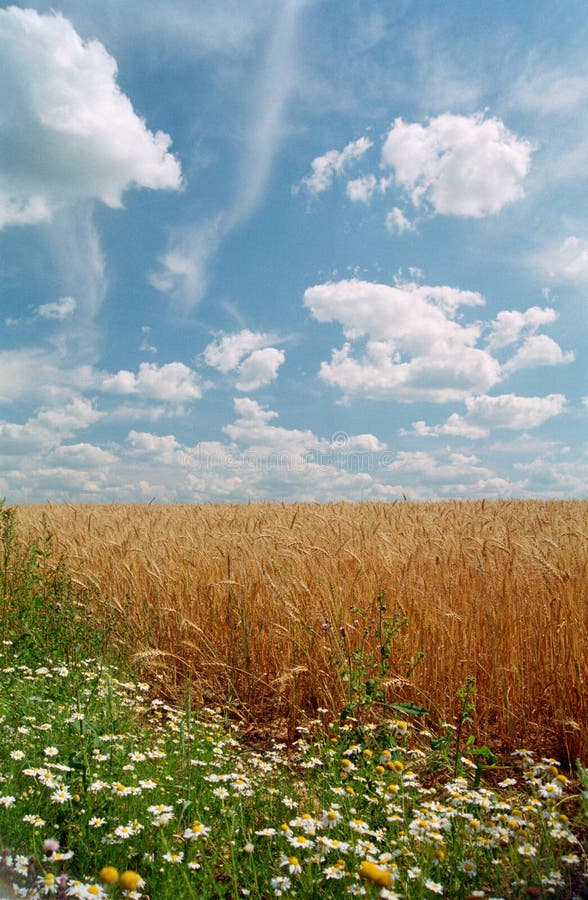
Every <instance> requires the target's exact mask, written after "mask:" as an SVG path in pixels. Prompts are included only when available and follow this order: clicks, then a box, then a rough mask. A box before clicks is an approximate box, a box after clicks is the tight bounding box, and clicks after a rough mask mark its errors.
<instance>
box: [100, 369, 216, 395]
mask: <svg viewBox="0 0 588 900" xmlns="http://www.w3.org/2000/svg"><path fill="white" fill-rule="evenodd" d="M203 387H204V385H203V384H202V381H201V380H200V377H199V376H198V374H197V373H196V372H194V371H193V370H192V369H190V368H189V367H188V366H186V365H184V363H180V362H171V363H167V364H166V365H163V366H158V365H157V364H156V363H149V362H143V363H141V364H140V366H139V371H138V372H137V373H136V374H135V373H134V372H129V371H128V370H127V369H121V370H120V371H119V372H117V373H116V374H114V375H107V376H105V377H104V378H103V380H102V383H101V389H102V390H103V391H105V392H106V393H111V394H135V395H137V396H139V397H143V398H145V399H148V400H163V401H166V402H168V403H175V404H179V405H181V404H183V403H186V402H190V401H192V400H198V399H200V397H201V396H202V391H203Z"/></svg>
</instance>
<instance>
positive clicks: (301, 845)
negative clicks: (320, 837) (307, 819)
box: [288, 834, 314, 850]
mask: <svg viewBox="0 0 588 900" xmlns="http://www.w3.org/2000/svg"><path fill="white" fill-rule="evenodd" d="M288 843H289V844H291V845H292V847H297V848H298V849H300V850H307V849H308V848H309V847H314V841H311V840H310V838H308V837H306V835H305V834H296V835H291V836H290V837H289V838H288Z"/></svg>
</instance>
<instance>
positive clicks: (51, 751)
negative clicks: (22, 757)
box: [43, 747, 59, 756]
mask: <svg viewBox="0 0 588 900" xmlns="http://www.w3.org/2000/svg"><path fill="white" fill-rule="evenodd" d="M43 753H44V754H45V756H57V755H58V753H59V750H58V749H57V747H45V749H44V750H43Z"/></svg>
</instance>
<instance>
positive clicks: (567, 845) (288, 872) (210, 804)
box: [0, 640, 585, 898]
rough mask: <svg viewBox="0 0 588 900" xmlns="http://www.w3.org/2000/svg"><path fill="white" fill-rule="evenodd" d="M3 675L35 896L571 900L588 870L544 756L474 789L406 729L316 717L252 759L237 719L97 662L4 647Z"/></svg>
mask: <svg viewBox="0 0 588 900" xmlns="http://www.w3.org/2000/svg"><path fill="white" fill-rule="evenodd" d="M0 662H1V679H2V701H1V710H2V713H1V717H0V728H1V731H0V740H1V752H0V757H1V758H2V760H3V766H2V771H1V774H0V780H1V789H2V796H0V810H1V811H0V829H1V831H2V835H3V838H4V840H9V841H10V850H5V851H4V854H3V857H2V862H1V867H2V869H3V870H4V875H5V877H6V878H7V879H9V880H10V882H11V883H12V884H13V885H15V886H16V890H17V892H18V893H19V894H20V895H21V896H26V897H34V898H41V897H43V898H44V897H52V896H56V897H84V898H85V897H111V896H112V897H115V896H116V897H120V896H127V897H133V898H135V897H147V896H150V897H153V898H167V897H169V898H172V897H243V896H252V897H271V896H276V897H280V896H298V897H313V896H317V895H319V894H320V895H321V896H332V897H344V896H348V895H352V896H381V897H388V898H395V897H407V898H408V897H410V898H417V897H418V898H420V897H433V896H434V895H440V896H445V897H452V898H453V897H455V898H460V897H463V898H465V897H490V896H492V897H513V896H519V895H520V896H524V895H529V894H530V895H533V891H536V893H535V894H534V895H535V896H540V895H541V896H543V895H548V894H555V895H559V896H561V895H562V893H561V892H562V891H563V889H565V888H566V887H569V886H570V885H571V883H572V880H573V879H574V878H575V877H576V876H577V875H578V874H579V873H580V872H581V871H582V868H583V866H584V865H585V857H584V856H583V851H582V847H581V843H580V840H579V838H578V836H577V835H576V834H575V829H574V824H573V822H572V821H571V819H570V817H569V816H568V814H567V813H566V812H565V810H566V809H569V808H570V807H572V806H573V805H574V804H573V802H572V799H571V795H572V793H573V787H572V784H571V781H570V779H569V778H568V777H567V776H566V775H564V774H563V773H562V772H560V769H559V766H558V765H557V763H556V762H555V760H552V759H536V758H535V756H534V754H533V753H532V752H531V751H529V750H521V751H518V752H517V753H516V754H515V755H514V758H513V760H512V766H511V767H509V773H508V776H505V777H504V778H500V779H499V780H498V781H496V777H498V776H495V778H494V781H495V786H494V787H486V786H484V785H483V783H480V784H479V785H478V786H475V781H476V775H475V773H476V765H475V763H474V762H473V761H472V760H470V759H468V758H467V757H463V759H462V760H461V764H462V767H463V770H464V772H465V774H463V775H457V776H454V775H453V773H451V772H448V771H444V770H443V768H438V767H436V766H435V765H434V763H435V760H434V757H433V756H432V755H431V753H430V752H427V751H426V750H425V749H423V748H424V747H426V746H427V743H428V742H430V737H431V735H430V734H429V733H428V732H425V731H423V730H421V729H418V727H416V726H413V725H411V723H409V722H408V721H407V720H406V719H393V720H389V721H385V722H380V723H377V724H376V723H372V724H370V723H367V724H365V725H360V724H359V723H358V722H356V721H351V722H344V723H343V724H341V723H334V722H326V721H325V720H324V718H323V717H321V716H319V717H318V718H317V719H315V720H313V721H311V722H309V724H308V727H305V728H300V734H299V737H298V739H297V740H296V741H295V742H294V744H293V745H292V746H291V747H287V746H285V745H284V744H280V743H275V742H274V743H271V744H270V745H269V746H267V747H264V748H262V749H254V748H252V747H247V746H246V745H244V744H243V742H242V741H241V740H240V738H239V729H238V727H236V725H235V724H234V723H232V722H230V721H229V720H228V719H227V718H226V716H225V715H224V714H223V711H222V710H213V709H202V710H198V712H196V711H192V710H191V709H190V705H189V703H187V704H186V707H185V708H183V709H177V708H174V707H173V706H171V705H168V704H167V703H165V702H164V701H162V700H161V699H159V698H158V697H157V696H153V689H152V687H151V686H150V685H148V684H145V683H142V682H140V681H134V680H126V679H125V678H123V677H122V676H121V674H120V673H119V671H118V670H117V668H116V667H114V666H113V665H111V664H110V665H109V664H104V663H101V662H100V661H99V660H98V659H85V660H81V661H80V662H79V663H76V664H74V665H66V664H64V662H63V661H61V660H54V659H46V660H45V664H44V665H40V666H37V667H36V668H33V667H31V666H30V665H28V664H23V663H20V662H19V660H18V655H17V654H15V651H14V646H13V645H12V644H11V643H10V641H9V640H5V641H4V645H3V648H2V654H1V658H0ZM413 732H414V733H413ZM493 774H495V773H493ZM482 781H483V779H482ZM119 873H120V874H119Z"/></svg>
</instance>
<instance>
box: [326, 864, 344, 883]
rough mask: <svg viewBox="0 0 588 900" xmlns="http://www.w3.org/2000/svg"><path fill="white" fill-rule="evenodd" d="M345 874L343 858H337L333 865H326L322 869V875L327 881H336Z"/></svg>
mask: <svg viewBox="0 0 588 900" xmlns="http://www.w3.org/2000/svg"><path fill="white" fill-rule="evenodd" d="M346 874H347V872H346V870H345V860H344V859H339V860H337V862H336V863H335V864H334V865H332V866H328V867H327V868H326V869H324V870H323V875H324V876H325V878H327V879H328V880H329V881H331V880H335V881H338V880H339V879H341V878H345V875H346Z"/></svg>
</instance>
